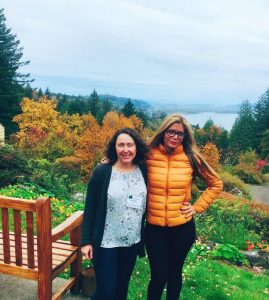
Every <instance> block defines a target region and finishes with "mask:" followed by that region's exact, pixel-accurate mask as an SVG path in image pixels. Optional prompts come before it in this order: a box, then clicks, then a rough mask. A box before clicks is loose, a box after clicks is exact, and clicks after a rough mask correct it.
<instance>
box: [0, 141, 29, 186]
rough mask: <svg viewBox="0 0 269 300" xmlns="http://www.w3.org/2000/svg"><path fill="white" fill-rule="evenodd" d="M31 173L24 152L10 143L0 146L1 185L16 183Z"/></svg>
mask: <svg viewBox="0 0 269 300" xmlns="http://www.w3.org/2000/svg"><path fill="white" fill-rule="evenodd" d="M29 174H30V170H29V168H28V163H27V159H26V158H25V156H24V155H23V153H22V152H21V151H19V150H16V149H15V148H14V147H12V146H10V145H5V146H3V147H0V187H1V186H2V187H3V186H7V185H9V184H16V183H18V182H22V181H23V180H25V179H27V177H28V176H29Z"/></svg>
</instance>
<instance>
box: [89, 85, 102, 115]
mask: <svg viewBox="0 0 269 300" xmlns="http://www.w3.org/2000/svg"><path fill="white" fill-rule="evenodd" d="M88 108H89V111H90V113H91V114H92V115H93V116H94V117H95V118H96V116H97V113H98V111H99V110H100V100H99V96H98V94H97V92H96V90H93V92H92V93H91V95H90V99H89V101H88Z"/></svg>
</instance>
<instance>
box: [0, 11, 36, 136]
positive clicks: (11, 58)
mask: <svg viewBox="0 0 269 300" xmlns="http://www.w3.org/2000/svg"><path fill="white" fill-rule="evenodd" d="M19 45H20V41H19V40H18V39H17V37H16V35H15V34H12V33H11V29H9V28H7V26H6V18H5V15H4V9H1V10H0V99H1V101H0V123H2V124H3V125H4V127H5V130H6V134H7V136H9V135H10V134H11V133H13V132H15V131H16V129H17V127H16V125H15V124H14V123H12V118H13V116H14V115H16V114H18V113H19V112H20V106H19V102H20V100H21V97H22V96H23V92H24V91H23V88H22V87H23V86H24V85H25V84H26V83H27V82H29V81H30V80H29V76H30V74H22V73H20V72H19V68H20V67H21V66H24V65H27V64H28V63H29V61H21V58H22V55H23V53H22V50H23V48H22V47H20V46H19Z"/></svg>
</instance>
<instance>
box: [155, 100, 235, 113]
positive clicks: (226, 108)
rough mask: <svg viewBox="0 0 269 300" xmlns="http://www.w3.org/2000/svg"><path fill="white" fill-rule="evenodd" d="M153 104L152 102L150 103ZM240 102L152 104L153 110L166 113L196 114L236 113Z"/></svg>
mask: <svg viewBox="0 0 269 300" xmlns="http://www.w3.org/2000/svg"><path fill="white" fill-rule="evenodd" d="M152 104H153V103H152ZM240 105H241V104H236V105H223V106H216V105H212V104H159V103H155V104H154V110H155V111H158V110H159V111H164V112H166V113H172V112H181V113H188V114H196V113H201V112H215V113H222V114H225V113H229V114H230V113H238V112H239V109H240Z"/></svg>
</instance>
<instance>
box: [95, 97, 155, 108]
mask: <svg viewBox="0 0 269 300" xmlns="http://www.w3.org/2000/svg"><path fill="white" fill-rule="evenodd" d="M98 96H99V99H100V100H104V99H108V100H109V101H110V102H112V104H113V105H114V106H115V107H119V108H121V107H122V106H124V104H125V103H126V102H127V101H128V100H129V99H130V100H131V101H132V102H133V104H134V106H135V107H136V108H138V109H141V110H144V111H148V110H150V109H151V105H150V104H149V103H148V102H146V101H144V100H138V99H132V98H125V97H117V96H113V95H98Z"/></svg>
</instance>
